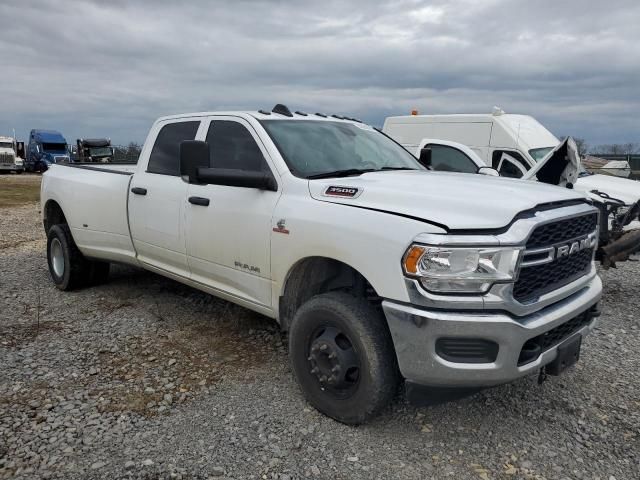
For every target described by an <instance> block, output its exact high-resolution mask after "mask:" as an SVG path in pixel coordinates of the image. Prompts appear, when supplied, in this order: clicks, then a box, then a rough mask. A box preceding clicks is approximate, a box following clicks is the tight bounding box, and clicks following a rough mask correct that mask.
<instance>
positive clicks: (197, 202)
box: [189, 197, 209, 207]
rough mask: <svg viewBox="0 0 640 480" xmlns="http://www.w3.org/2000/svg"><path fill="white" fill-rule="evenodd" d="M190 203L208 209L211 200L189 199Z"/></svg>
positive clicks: (201, 198)
mask: <svg viewBox="0 0 640 480" xmlns="http://www.w3.org/2000/svg"><path fill="white" fill-rule="evenodd" d="M189 203H193V204H194V205H200V206H203V207H208V206H209V199H208V198H204V197H189Z"/></svg>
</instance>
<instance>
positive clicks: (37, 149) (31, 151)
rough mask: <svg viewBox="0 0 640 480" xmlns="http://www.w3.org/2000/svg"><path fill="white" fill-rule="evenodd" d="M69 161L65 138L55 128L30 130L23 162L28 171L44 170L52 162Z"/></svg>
mask: <svg viewBox="0 0 640 480" xmlns="http://www.w3.org/2000/svg"><path fill="white" fill-rule="evenodd" d="M61 162H69V149H68V147H67V140H66V139H65V138H64V137H63V136H62V134H61V133H60V132H57V131H55V130H37V129H34V130H31V133H30V134H29V144H28V146H27V152H26V158H25V162H24V167H25V170H26V171H28V172H35V171H40V172H44V171H45V170H47V169H48V168H49V165H51V164H53V163H61Z"/></svg>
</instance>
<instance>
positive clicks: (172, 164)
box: [147, 121, 200, 176]
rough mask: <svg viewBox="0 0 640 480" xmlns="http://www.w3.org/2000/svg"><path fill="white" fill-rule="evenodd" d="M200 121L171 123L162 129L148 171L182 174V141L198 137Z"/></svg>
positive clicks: (150, 158) (150, 156)
mask: <svg viewBox="0 0 640 480" xmlns="http://www.w3.org/2000/svg"><path fill="white" fill-rule="evenodd" d="M199 125H200V122H197V121H196V122H177V123H169V124H167V125H165V126H164V127H162V128H161V129H160V132H159V133H158V138H156V143H155V144H154V145H153V150H151V155H149V165H148V166H147V172H150V173H161V174H163V175H176V176H178V175H180V143H181V142H183V141H185V140H193V139H195V138H196V133H197V131H198V126H199Z"/></svg>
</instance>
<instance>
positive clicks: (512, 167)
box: [383, 108, 640, 268]
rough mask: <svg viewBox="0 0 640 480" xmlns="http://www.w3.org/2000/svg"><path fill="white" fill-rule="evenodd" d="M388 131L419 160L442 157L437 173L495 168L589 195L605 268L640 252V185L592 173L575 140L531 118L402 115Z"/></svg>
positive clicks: (496, 112)
mask: <svg viewBox="0 0 640 480" xmlns="http://www.w3.org/2000/svg"><path fill="white" fill-rule="evenodd" d="M383 132H384V133H386V134H387V135H389V136H391V137H392V138H393V139H394V140H396V141H398V142H399V143H400V144H401V145H402V146H404V147H405V148H407V149H408V150H409V151H411V152H412V153H414V155H416V156H417V157H420V155H437V156H438V157H439V158H440V159H439V160H437V162H436V164H434V168H435V169H436V170H439V169H444V170H447V171H460V172H465V173H478V169H479V168H481V167H482V168H483V170H485V172H480V173H486V167H492V168H493V169H495V170H497V172H498V174H499V175H500V176H503V177H510V178H519V179H522V180H537V181H539V182H543V183H549V184H551V185H557V186H560V187H567V188H573V189H576V190H579V191H582V192H584V193H586V194H587V195H588V196H589V197H590V198H591V199H592V200H593V202H594V205H596V206H597V207H598V208H599V209H600V211H601V216H600V222H601V225H600V248H599V250H598V254H597V258H598V260H600V262H601V263H602V265H603V266H604V267H605V268H608V267H615V266H616V262H620V261H625V260H628V258H629V256H630V255H632V254H633V253H635V252H638V251H640V182H637V181H635V180H628V179H625V178H619V177H615V176H611V175H601V174H592V173H589V172H587V171H586V170H585V169H584V168H583V167H582V165H581V162H580V156H579V154H578V149H577V147H576V144H575V142H574V141H573V140H572V139H571V138H570V137H568V138H566V139H565V140H563V141H562V142H560V141H559V140H558V139H557V138H556V137H555V136H553V135H552V134H551V132H549V131H548V130H547V129H546V128H544V127H543V126H542V125H541V124H540V123H539V122H538V121H536V120H535V119H534V118H532V117H530V116H528V115H514V114H506V113H504V112H503V111H502V110H500V109H498V108H495V109H494V113H493V114H475V115H466V114H464V115H406V116H397V117H389V118H387V119H386V120H385V123H384V127H383ZM448 142H453V143H448ZM461 144H462V145H465V146H466V147H465V149H466V153H462V151H463V150H464V149H461V147H460V145H461ZM425 147H426V148H427V149H428V150H429V151H425V152H422V150H423V149H424V148H425ZM434 148H436V151H435V153H433V154H432V153H431V152H433V151H434V150H433V149H434ZM463 157H466V158H463ZM445 158H446V160H443V159H445ZM445 164H446V165H445ZM438 165H439V166H438Z"/></svg>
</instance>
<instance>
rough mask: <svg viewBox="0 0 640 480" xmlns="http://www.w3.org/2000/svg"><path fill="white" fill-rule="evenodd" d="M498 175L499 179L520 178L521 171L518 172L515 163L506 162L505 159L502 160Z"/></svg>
mask: <svg viewBox="0 0 640 480" xmlns="http://www.w3.org/2000/svg"><path fill="white" fill-rule="evenodd" d="M498 173H500V176H501V177H508V178H522V170H520V169H519V168H518V167H517V166H516V164H515V163H513V162H512V161H511V160H507V159H506V158H505V159H504V160H502V165H500V169H499V170H498Z"/></svg>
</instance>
